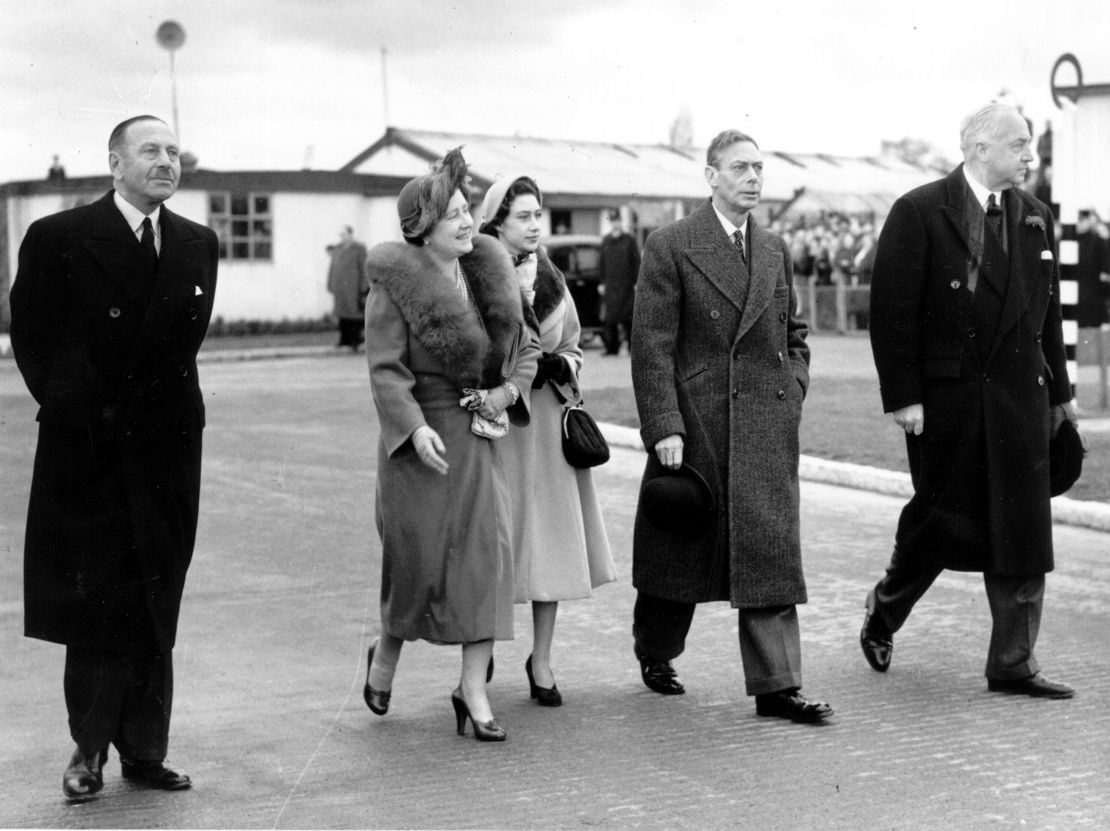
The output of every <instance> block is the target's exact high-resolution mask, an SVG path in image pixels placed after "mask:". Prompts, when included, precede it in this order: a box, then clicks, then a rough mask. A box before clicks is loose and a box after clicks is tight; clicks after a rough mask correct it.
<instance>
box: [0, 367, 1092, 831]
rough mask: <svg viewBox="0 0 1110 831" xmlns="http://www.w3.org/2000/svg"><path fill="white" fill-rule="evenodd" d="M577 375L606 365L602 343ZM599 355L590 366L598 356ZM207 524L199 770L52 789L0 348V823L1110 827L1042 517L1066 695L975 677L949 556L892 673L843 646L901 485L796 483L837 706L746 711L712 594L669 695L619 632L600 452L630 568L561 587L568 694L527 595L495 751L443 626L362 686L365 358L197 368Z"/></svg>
mask: <svg viewBox="0 0 1110 831" xmlns="http://www.w3.org/2000/svg"><path fill="white" fill-rule="evenodd" d="M620 360H622V359H617V361H612V362H609V363H610V366H611V367H612V368H611V369H602V368H601V366H600V364H601V363H602V362H601V361H600V359H598V360H597V361H593V362H592V364H591V375H592V376H594V377H596V378H597V379H598V382H599V383H600V382H601V381H602V379H601V377H600V376H601V374H602V373H604V372H615V373H619V372H620V371H621V370H620V367H619V364H618V361H620ZM594 370H596V372H595V371H594ZM202 381H203V383H204V386H205V390H206V393H207V396H208V400H209V424H210V429H209V430H208V432H207V433H206V439H205V440H206V458H205V472H204V476H205V478H204V496H203V504H202V520H201V529H200V537H199V540H198V549H197V555H196V559H195V561H194V564H193V568H192V571H191V572H190V578H189V585H188V588H187V591H186V597H185V603H184V610H183V614H182V619H181V634H180V642H179V647H178V649H177V651H176V653H175V661H176V666H177V705H176V708H175V713H174V728H173V739H172V742H171V755H170V761H171V762H172V763H175V764H177V765H180V766H182V767H184V768H186V769H187V770H188V771H189V772H190V773H191V774H192V775H193V777H194V780H195V782H196V787H195V788H194V789H193V790H191V791H188V792H184V793H176V794H164V793H152V792H147V791H142V790H139V789H137V788H134V787H132V786H130V785H129V784H127V783H124V782H122V781H121V780H120V778H119V765H118V761H117V760H116V759H115V757H114V754H113V758H112V759H111V761H110V762H109V764H108V767H107V775H106V787H105V791H104V793H103V795H102V796H101V798H99V799H98V800H96V801H94V802H91V803H88V804H85V805H80V806H70V805H66V804H65V803H64V802H63V800H62V798H61V793H60V778H61V771H62V767H63V766H64V763H65V760H66V758H67V757H68V753H69V739H68V733H67V729H66V726H65V710H64V705H63V703H62V697H61V667H62V657H63V655H62V649H61V647H57V646H54V645H50V644H44V643H40V642H37V641H31V640H27V639H24V638H22V637H21V636H20V627H21V614H22V604H21V589H20V583H21V572H22V569H21V562H20V559H21V551H22V525H23V512H24V510H25V505H26V492H27V487H28V482H29V473H30V467H31V457H32V448H33V436H34V428H33V422H32V419H33V408H32V406H31V405H30V404H29V402H28V401H27V399H26V396H25V394H24V393H23V390H22V386H21V383H20V382H19V379H18V375H16V374H15V373H14V372H11V371H3V370H0V494H2V496H0V655H2V656H3V673H2V677H3V681H2V683H0V712H2V713H3V717H2V722H0V777H2V778H0V781H2V783H3V784H2V785H0V827H73V828H78V827H82V828H83V827H197V828H217V827H219V828H223V827H232V828H271V827H277V828H317V827H319V828H325V827H326V828H367V827H369V828H573V827H602V828H668V829H670V828H699V829H700V828H749V827H758V828H764V829H919V828H920V829H924V828H960V829H979V828H987V829H993V828H1019V827H1020V828H1028V829H1034V828H1037V829H1049V828H1053V829H1082V828H1091V829H1101V828H1106V827H1108V826H1110V788H1108V787H1107V785H1106V770H1107V769H1108V768H1110V751H1108V750H1107V746H1108V738H1110V708H1107V707H1106V705H1105V702H1106V700H1107V699H1108V694H1110V643H1108V642H1107V639H1106V632H1107V630H1108V627H1110V558H1108V557H1107V553H1108V551H1110V535H1107V534H1103V533H1098V532H1094V531H1089V530H1083V529H1077V528H1070V527H1060V528H1058V529H1057V534H1056V539H1057V547H1058V553H1057V560H1058V564H1059V566H1058V569H1057V571H1056V572H1055V573H1054V574H1053V575H1051V576H1050V578H1049V586H1048V602H1047V610H1046V615H1045V620H1044V624H1043V627H1042V635H1041V642H1040V648H1039V654H1040V656H1041V659H1042V662H1043V663H1044V664H1045V668H1046V670H1047V671H1048V672H1049V673H1050V674H1052V675H1054V676H1057V677H1060V678H1061V679H1064V680H1067V681H1070V682H1071V683H1073V684H1075V685H1076V686H1077V687H1078V688H1079V690H1080V694H1079V697H1077V698H1076V699H1075V700H1073V701H1070V702H1036V701H1029V700H1022V699H1010V698H1007V697H1004V696H998V695H994V694H991V693H988V692H987V691H986V684H985V681H984V679H983V677H982V665H983V660H984V658H985V652H986V639H987V630H988V626H989V613H988V610H987V607H986V602H985V597H984V594H983V590H982V587H981V583H980V581H979V580H978V579H977V578H976V577H975V576H973V575H958V574H949V575H945V576H943V577H942V578H941V579H940V580H939V581H938V583H937V585H936V586H935V587H934V589H933V591H932V592H930V594H929V595H927V596H926V598H925V599H924V600H923V601H922V602H921V604H920V606H919V608H918V610H917V613H916V615H915V617H914V618H912V619H911V621H910V623H909V624H908V625H907V627H906V628H905V629H904V630H903V632H902V633H900V635H899V637H898V643H897V648H896V652H895V659H894V665H893V667H892V669H891V671H890V673H889V674H887V675H879V674H876V673H874V672H872V671H871V670H870V669H868V668H867V666H866V665H865V663H864V661H863V658H862V656H861V655H860V653H859V648H858V645H857V641H856V637H857V634H858V629H859V624H860V619H861V613H862V601H863V596H864V594H865V592H866V590H867V588H868V587H869V585H870V584H871V583H872V582H873V581H874V580H875V579H876V578H877V577H878V575H879V572H880V570H881V568H882V566H883V564H884V563H885V558H886V555H887V553H888V551H889V546H890V538H891V533H892V530H893V527H894V522H895V519H896V516H897V512H898V510H899V508H900V506H901V501H900V500H899V499H895V498H891V497H885V496H876V495H873V494H868V493H862V492H860V491H855V490H847V489H841V488H835V487H829V486H826V485H816V484H806V485H804V487H803V517H802V520H803V538H804V539H803V542H804V548H805V555H806V571H807V576H808V580H809V587H810V603H809V604H808V605H806V606H805V607H803V608H802V610H801V617H802V627H803V649H804V659H805V665H806V686H805V689H806V692H807V693H809V694H810V695H814V696H819V697H824V698H827V699H828V700H829V701H830V702H831V703H832V704H833V706H834V707H835V708H836V710H837V718H836V720H835V722H834V723H832V724H830V725H827V726H824V727H816V728H815V727H802V726H795V725H791V724H788V723H782V722H778V721H776V720H768V719H760V718H758V717H756V716H755V714H754V710H753V707H752V703H751V701H750V700H749V699H747V698H745V697H744V695H743V693H742V689H743V686H742V684H743V679H742V675H741V672H740V669H739V656H738V649H737V646H736V623H735V616H734V613H732V612H730V611H729V610H728V609H727V608H726V607H725V606H723V605H716V606H706V607H703V609H702V610H701V611H699V614H698V616H697V618H696V619H695V623H694V630H693V633H692V637H691V645H690V649H689V651H688V652H687V654H686V655H684V656H683V657H682V658H681V659H680V660H679V661H678V668H679V670H680V672H681V673H682V676H683V679H684V680H685V682H686V684H687V687H688V690H689V692H688V694H687V695H686V696H684V697H681V698H670V699H667V698H661V697H659V696H656V695H654V694H653V693H650V692H649V691H647V690H646V689H645V688H644V687H643V686H642V685H641V683H640V681H639V677H638V672H637V669H636V666H635V663H634V661H633V660H632V656H631V654H630V636H629V620H630V614H631V605H632V600H633V590H632V588H631V586H630V585H629V582H628V575H629V570H630V537H631V522H632V516H633V511H634V507H635V505H634V502H635V492H636V484H637V480H638V477H639V473H640V467H641V464H642V455H641V454H640V453H638V452H635V451H628V450H617V451H616V452H615V454H614V459H613V461H612V462H611V463H610V464H608V465H606V466H605V467H604V468H602V469H600V470H599V472H598V473H597V478H598V485H599V490H600V493H601V496H602V499H603V503H604V508H605V511H606V517H607V521H608V527H609V532H610V535H611V538H612V541H613V544H614V550H615V553H616V557H617V563H618V571H619V573H620V576H621V580H620V581H619V582H618V583H616V584H613V585H610V586H606V587H603V588H601V589H599V590H598V592H597V593H596V596H595V597H594V598H593V599H592V600H589V601H582V602H577V603H568V604H564V606H563V608H562V609H561V610H560V622H559V628H558V630H557V641H556V654H555V668H556V675H557V678H558V681H559V686H560V689H561V690H562V691H563V694H564V697H565V699H566V706H564V707H563V708H561V709H554V710H547V709H542V708H538V707H536V706H535V705H534V704H532V703H531V702H530V700H529V698H528V696H527V686H526V682H525V678H524V673H523V669H522V664H523V662H524V659H525V658H526V657H527V655H528V651H529V637H528V630H529V627H528V616H527V610H526V609H525V608H524V607H520V608H518V616H517V622H518V626H517V635H518V636H517V639H516V640H515V641H512V642H506V643H501V644H499V645H498V647H497V653H496V654H497V674H496V677H495V679H494V682H493V685H492V691H491V695H492V700H493V704H494V708H495V712H496V713H497V715H498V717H499V719H500V720H501V721H502V723H504V724H505V726H506V727H507V729H508V730H509V733H510V736H509V741H508V742H506V743H505V744H504V745H484V744H480V743H478V742H475V741H474V739H473V738H470V737H467V738H465V739H464V738H459V737H456V736H455V735H454V729H453V716H452V714H451V709H450V704H449V702H448V700H447V699H448V694H449V691H450V689H451V687H452V686H453V684H454V683H455V679H456V677H457V672H458V653H457V650H456V649H450V648H441V647H433V646H429V645H426V644H413V645H410V646H409V647H407V648H406V651H405V653H404V655H403V657H402V662H401V666H400V669H399V671H398V674H397V677H396V679H395V685H394V705H393V709H392V710H391V712H390V713H389V715H387V716H386V717H384V718H378V717H376V716H374V715H372V714H371V713H370V712H369V711H368V710H367V709H366V708H365V706H364V705H363V703H362V700H361V695H360V690H361V686H362V681H363V676H364V672H365V666H364V661H365V650H366V647H367V646H368V645H369V643H370V642H372V640H373V638H374V636H375V635H376V633H377V631H378V611H377V573H378V566H379V548H378V544H377V540H376V538H375V534H374V532H373V524H372V513H371V511H372V507H371V506H372V494H373V488H374V475H373V458H374V445H375V439H376V435H375V428H374V420H373V416H372V411H371V410H372V408H371V404H370V399H369V390H368V385H367V381H366V377H365V369H364V364H363V362H362V359H361V358H354V357H335V358H331V359H326V360H325V359H320V358H317V359H301V360H288V361H260V362H246V363H214V364H208V365H206V366H205V367H204V368H203V369H202Z"/></svg>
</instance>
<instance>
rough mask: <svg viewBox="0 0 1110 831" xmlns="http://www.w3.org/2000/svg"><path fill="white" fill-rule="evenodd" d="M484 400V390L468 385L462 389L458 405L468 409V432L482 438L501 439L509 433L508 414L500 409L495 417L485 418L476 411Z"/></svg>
mask: <svg viewBox="0 0 1110 831" xmlns="http://www.w3.org/2000/svg"><path fill="white" fill-rule="evenodd" d="M485 400H486V392H485V390H476V389H471V388H470V387H467V388H466V389H464V390H463V397H462V398H461V399H460V400H459V406H460V407H466V408H467V409H468V410H470V432H472V433H473V434H474V435H476V436H481V437H482V438H483V439H503V438H505V436H507V435H508V434H509V414H508V413H506V412H505V411H504V410H502V411H501V412H500V413H498V414H497V417H496V418H492V419H490V418H486V417H485V416H484V415H482V414H481V413H479V412H478V408H479V407H481V406H482V403H483V402H484V401H485Z"/></svg>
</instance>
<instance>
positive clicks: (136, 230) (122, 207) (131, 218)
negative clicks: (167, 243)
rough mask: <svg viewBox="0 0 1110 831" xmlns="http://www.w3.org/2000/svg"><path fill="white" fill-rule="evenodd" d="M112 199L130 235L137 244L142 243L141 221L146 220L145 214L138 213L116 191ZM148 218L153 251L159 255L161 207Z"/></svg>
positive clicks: (138, 211)
mask: <svg viewBox="0 0 1110 831" xmlns="http://www.w3.org/2000/svg"><path fill="white" fill-rule="evenodd" d="M113 198H114V199H115V202H116V207H117V208H119V212H120V213H121V214H123V218H124V219H125V220H127V226H128V227H129V228H130V229H131V233H133V234H134V235H135V239H137V240H138V241H139V242H142V241H143V220H144V219H146V218H147V214H144V213H143V212H142V211H140V210H139V209H138V208H136V207H135V206H134V205H132V204H131V203H130V202H128V201H127V200H126V199H124V198H123V197H122V196H120V195H119V191H118V190H117V191H116V192H115V194H113ZM149 216H150V224H151V225H152V226H154V250H155V251H157V252H158V253H159V254H161V253H162V226H161V225H160V224H159V222H158V220H159V219H161V217H162V206H161V205H159V206H158V207H157V208H155V209H154V210H153V211H151V212H150V214H149Z"/></svg>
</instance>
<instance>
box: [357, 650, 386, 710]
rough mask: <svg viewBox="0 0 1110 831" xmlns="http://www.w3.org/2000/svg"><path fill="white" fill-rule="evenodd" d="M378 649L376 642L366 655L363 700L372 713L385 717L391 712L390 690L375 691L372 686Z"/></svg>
mask: <svg viewBox="0 0 1110 831" xmlns="http://www.w3.org/2000/svg"><path fill="white" fill-rule="evenodd" d="M377 648H378V642H377V641H374V643H373V644H371V646H370V651H369V652H367V653H366V684H365V685H364V686H363V688H362V700H363V701H365V702H366V706H367V707H369V708H370V712H372V713H377V714H378V715H379V716H384V715H385V714H386V713H388V712H389V697H390V695H391V691H390V690H375V689H374V688H373V687H371V686H370V665H371V664H373V663H374V650H375V649H377Z"/></svg>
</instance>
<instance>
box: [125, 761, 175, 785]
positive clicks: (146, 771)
mask: <svg viewBox="0 0 1110 831" xmlns="http://www.w3.org/2000/svg"><path fill="white" fill-rule="evenodd" d="M120 767H121V768H122V770H123V778H124V779H128V780H130V781H132V782H137V783H138V784H140V785H146V786H147V787H148V788H158V789H159V790H162V791H183V790H185V789H186V788H191V787H192V785H193V780H191V779H190V778H189V777H188V776H187V775H186V774H185V773H183V772H182V771H180V770H174V769H173V768H168V767H166V766H165V765H164V764H162V763H161V762H128V761H127V760H125V759H121V760H120Z"/></svg>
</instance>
